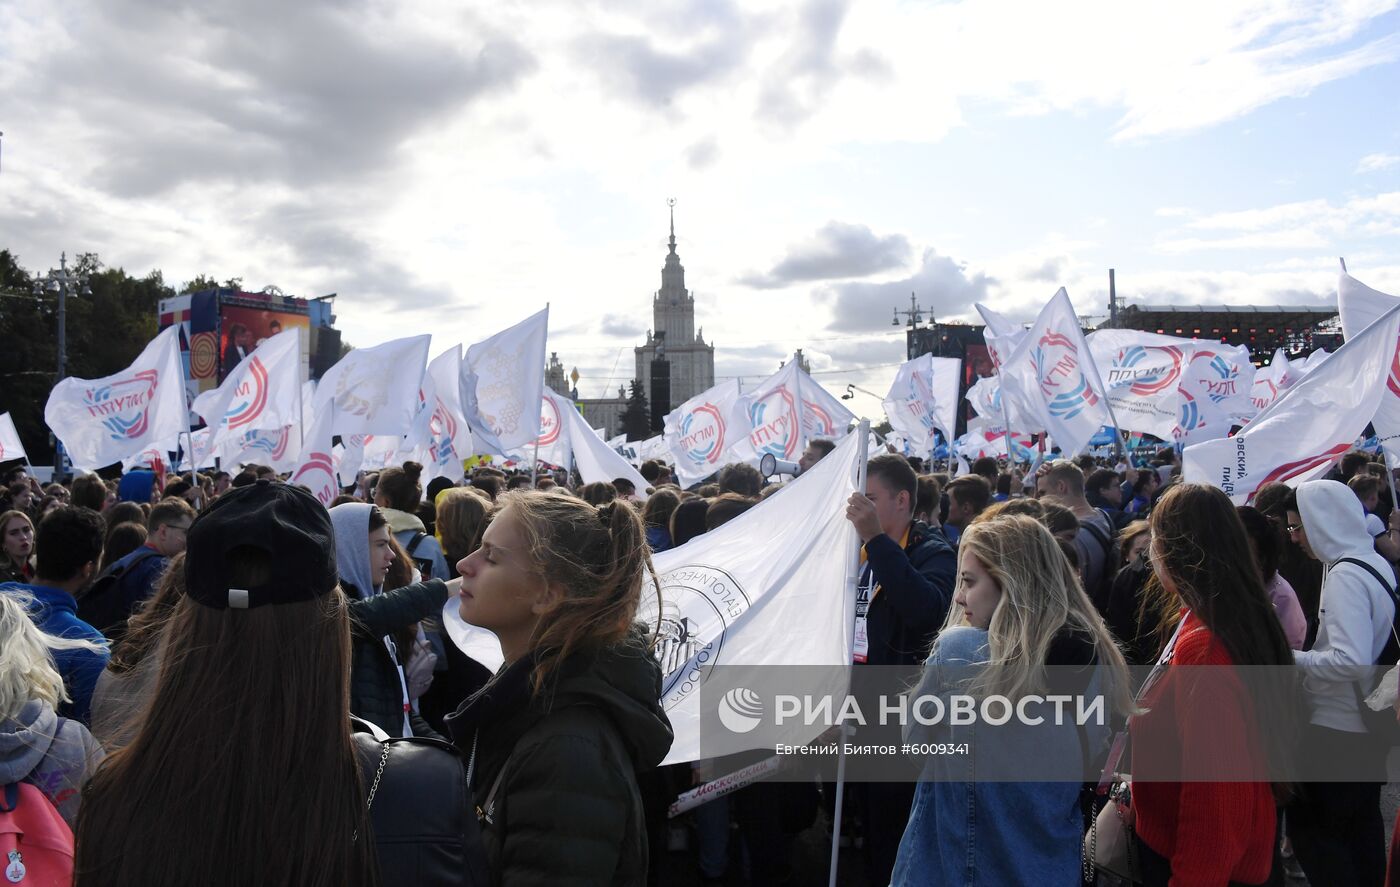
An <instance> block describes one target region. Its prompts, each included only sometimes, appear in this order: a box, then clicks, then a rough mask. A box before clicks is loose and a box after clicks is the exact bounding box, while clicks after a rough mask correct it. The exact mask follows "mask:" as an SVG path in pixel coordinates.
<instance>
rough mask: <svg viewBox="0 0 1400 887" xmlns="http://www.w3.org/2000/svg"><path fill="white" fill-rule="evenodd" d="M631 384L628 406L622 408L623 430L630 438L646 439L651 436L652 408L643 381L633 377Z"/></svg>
mask: <svg viewBox="0 0 1400 887" xmlns="http://www.w3.org/2000/svg"><path fill="white" fill-rule="evenodd" d="M631 386H632V388H631V391H630V392H629V393H628V395H627V406H626V407H624V408H623V410H622V417H621V423H622V432H623V433H624V434H626V435H627V439H628V440H646V439H647V438H648V437H651V410H649V409H648V408H647V396H646V394H645V393H644V392H643V391H642V383H641V381H640V380H638V379H633V380H632V383H631Z"/></svg>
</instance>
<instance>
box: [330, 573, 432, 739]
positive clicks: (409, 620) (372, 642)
mask: <svg viewBox="0 0 1400 887" xmlns="http://www.w3.org/2000/svg"><path fill="white" fill-rule="evenodd" d="M340 584H341V586H342V587H343V588H344V590H345V594H346V596H347V597H348V598H349V599H350V639H351V660H350V713H351V714H353V715H357V716H358V717H362V718H364V719H365V720H367V721H370V722H372V723H373V724H375V725H376V726H378V727H379V728H381V729H382V730H383V731H384V732H385V733H388V734H389V735H390V736H402V735H403V687H402V686H401V685H400V684H399V671H398V665H399V663H397V662H395V661H394V657H393V656H391V655H389V648H388V647H386V646H385V645H384V636H385V635H386V634H393V633H394V632H397V631H402V630H403V629H405V628H407V627H409V626H410V625H414V624H416V623H418V622H420V621H421V620H424V619H432V618H434V617H436V616H438V615H439V614H441V613H442V607H443V605H444V604H446V603H447V583H445V582H443V581H442V580H441V579H429V580H428V581H427V582H419V583H416V584H414V585H405V586H404V587H403V588H396V589H394V590H393V591H384V592H380V593H379V594H376V595H372V596H371V597H368V598H361V597H360V596H359V593H358V592H357V591H356V589H355V586H353V585H351V584H350V583H348V582H346V581H344V579H342V580H341V583H340ZM410 720H411V721H413V722H414V731H413V732H414V733H415V734H416V735H419V736H434V735H436V734H435V733H434V732H433V731H432V730H431V729H430V728H429V727H428V726H427V724H426V723H423V722H421V719H420V718H418V716H417V715H412V716H411V717H410Z"/></svg>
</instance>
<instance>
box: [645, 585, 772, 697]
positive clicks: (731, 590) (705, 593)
mask: <svg viewBox="0 0 1400 887" xmlns="http://www.w3.org/2000/svg"><path fill="white" fill-rule="evenodd" d="M660 583H661V589H660V590H661V599H662V601H663V604H662V608H661V612H660V613H657V612H656V599H657V598H656V595H654V594H650V593H647V594H644V595H643V600H644V601H647V602H648V603H645V604H643V606H642V612H641V613H639V614H638V616H637V618H638V619H640V620H642V621H643V622H646V623H648V624H651V625H655V626H657V639H656V648H655V654H656V659H657V662H658V663H659V664H660V665H661V672H662V675H663V677H662V679H661V702H662V706H663V707H664V708H667V709H669V708H671V707H672V706H674V705H676V704H678V703H680V702H681V701H682V700H684V699H685V698H686V697H688V696H690V695H691V694H693V693H695V692H696V691H697V690H699V689H700V686H701V685H702V684H704V683H705V680H706V678H707V677H708V675H709V673H710V671H711V670H712V669H713V668H714V667H715V665H716V664H718V663H719V661H720V659H721V657H722V655H723V653H724V640H725V633H726V632H727V631H728V630H729V629H730V628H731V627H732V626H733V625H734V622H735V620H737V619H738V618H739V617H740V616H742V615H743V614H744V612H745V611H747V610H748V608H749V605H750V603H751V602H750V600H749V596H748V594H747V593H745V591H744V589H743V588H742V587H741V586H740V585H739V583H738V582H737V581H735V579H734V577H733V575H731V574H730V573H727V572H725V571H724V570H721V569H719V568H718V567H711V566H707V565H705V564H687V565H685V566H683V567H677V568H675V569H673V570H668V571H666V572H665V573H663V574H662V575H661V576H660Z"/></svg>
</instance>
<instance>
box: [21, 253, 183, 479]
mask: <svg viewBox="0 0 1400 887" xmlns="http://www.w3.org/2000/svg"><path fill="white" fill-rule="evenodd" d="M70 272H73V273H79V274H86V275H87V278H88V287H89V289H90V290H91V292H90V293H89V294H82V293H78V292H74V291H73V290H71V289H70V290H69V293H68V297H67V298H66V299H65V309H66V310H65V314H66V323H65V326H66V332H67V336H66V338H67V349H66V351H67V367H66V375H70V376H81V377H84V378H89V379H90V378H94V377H100V376H106V375H110V374H112V373H115V372H116V371H118V370H120V369H122V368H123V367H125V366H127V365H129V364H130V363H131V361H132V360H134V359H135V358H136V355H138V354H140V353H141V349H142V348H144V347H146V344H147V343H148V342H150V340H151V339H152V338H154V337H155V335H156V332H157V327H158V325H159V318H158V316H157V306H158V303H159V302H160V300H161V299H165V298H169V297H171V296H174V295H175V291H174V289H172V288H171V287H169V286H167V285H166V283H165V279H164V276H163V275H162V274H161V273H160V272H159V271H151V272H150V273H148V274H146V276H144V277H133V276H131V275H130V274H127V273H126V271H125V270H123V269H121V268H107V267H104V266H103V264H102V261H101V259H100V258H99V257H98V255H97V254H96V253H83V254H81V255H79V256H78V257H77V259H76V260H75V261H74V262H73V263H72V265H71V266H70ZM42 276H43V274H35V273H31V272H29V271H27V270H25V269H24V268H23V267H22V266H21V265H20V264H19V260H18V259H17V257H15V256H14V255H12V254H11V253H10V252H9V251H8V250H0V342H3V346H0V413H3V412H8V413H10V414H11V416H12V417H13V418H14V420H15V427H16V429H17V430H18V431H19V436H20V440H21V441H23V443H24V448H25V450H26V451H27V452H28V453H29V458H30V461H31V462H37V463H41V464H42V463H43V462H45V461H47V460H49V459H51V458H52V455H53V445H52V443H51V442H50V439H49V430H48V427H47V426H46V425H45V424H44V404H45V402H46V401H47V400H48V396H49V391H50V390H51V389H52V388H53V385H54V383H55V381H56V379H55V376H56V373H57V370H58V297H57V295H55V294H51V293H42V294H40V295H37V296H36V295H35V294H34V291H33V286H34V282H35V280H36V279H37V278H41V277H42ZM205 279H209V278H205V277H203V276H201V277H200V278H196V280H205ZM187 286H188V284H187Z"/></svg>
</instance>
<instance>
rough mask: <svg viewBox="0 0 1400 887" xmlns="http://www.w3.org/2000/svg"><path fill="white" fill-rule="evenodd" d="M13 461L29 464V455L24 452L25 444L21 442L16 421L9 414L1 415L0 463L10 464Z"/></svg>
mask: <svg viewBox="0 0 1400 887" xmlns="http://www.w3.org/2000/svg"><path fill="white" fill-rule="evenodd" d="M11 459H23V460H24V461H25V462H28V461H29V454H28V453H26V452H25V451H24V444H23V443H21V442H20V439H19V431H18V430H17V429H16V428H15V420H14V419H13V418H12V417H11V416H10V414H9V413H0V462H8V461H10V460H11Z"/></svg>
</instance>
